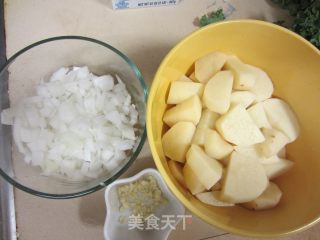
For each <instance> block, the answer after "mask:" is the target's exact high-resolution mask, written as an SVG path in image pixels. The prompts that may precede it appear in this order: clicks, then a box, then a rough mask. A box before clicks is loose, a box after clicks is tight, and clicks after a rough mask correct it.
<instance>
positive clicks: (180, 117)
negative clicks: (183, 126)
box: [163, 95, 202, 127]
mask: <svg viewBox="0 0 320 240" xmlns="http://www.w3.org/2000/svg"><path fill="white" fill-rule="evenodd" d="M201 110H202V105H201V101H200V98H199V96H198V95H194V96H192V97H190V98H188V99H187V100H184V101H183V102H181V103H179V104H178V105H176V106H175V107H173V108H170V109H169V110H167V111H166V112H165V114H164V117H163V121H164V122H165V123H166V124H167V125H168V126H170V127H171V126H173V125H174V124H176V123H177V122H181V121H185V122H192V123H193V124H195V125H197V124H198V122H199V120H200V117H201Z"/></svg>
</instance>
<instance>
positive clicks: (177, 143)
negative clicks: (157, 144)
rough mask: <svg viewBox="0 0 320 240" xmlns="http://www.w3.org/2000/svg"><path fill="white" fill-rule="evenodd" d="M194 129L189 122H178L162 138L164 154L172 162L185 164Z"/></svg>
mask: <svg viewBox="0 0 320 240" xmlns="http://www.w3.org/2000/svg"><path fill="white" fill-rule="evenodd" d="M195 130H196V127H195V125H194V124H193V123H191V122H178V123H177V124H175V125H173V127H172V128H170V129H169V130H168V131H167V132H166V133H165V134H164V135H163V137H162V147H163V152H164V154H165V155H166V156H167V157H169V158H170V159H172V160H175V161H178V162H182V163H183V162H185V157H186V153H187V151H188V149H189V147H190V144H191V140H192V137H193V134H194V132H195Z"/></svg>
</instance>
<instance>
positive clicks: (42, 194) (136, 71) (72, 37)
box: [0, 35, 148, 199]
mask: <svg viewBox="0 0 320 240" xmlns="http://www.w3.org/2000/svg"><path fill="white" fill-rule="evenodd" d="M60 40H81V41H86V42H90V43H95V44H98V45H100V46H103V47H105V48H107V49H109V50H111V51H112V52H114V53H115V54H117V55H118V56H119V57H120V58H122V59H123V60H124V61H125V62H126V63H127V64H128V65H129V67H130V68H131V69H132V70H133V72H134V74H135V76H136V77H137V79H138V80H139V82H140V85H141V87H142V89H143V95H144V102H145V103H146V102H147V99H148V88H147V85H146V83H145V81H144V79H143V77H142V74H141V72H140V70H139V69H138V67H137V66H136V65H135V64H134V63H133V62H132V61H131V60H130V59H129V57H127V56H126V55H125V54H124V53H122V52H121V51H120V50H118V49H116V48H115V47H113V46H111V45H109V44H107V43H105V42H103V41H100V40H97V39H94V38H90V37H84V36H77V35H64V36H56V37H51V38H46V39H43V40H40V41H37V42H35V43H32V44H30V45H28V46H26V47H24V48H23V49H21V50H19V51H18V52H16V53H15V54H14V55H12V56H11V57H10V58H9V59H8V60H7V62H6V63H5V64H4V65H3V66H1V68H0V74H1V73H2V72H3V71H5V69H6V68H7V67H8V66H9V65H10V64H11V63H12V62H13V61H14V60H15V59H16V58H17V57H19V56H20V55H22V54H23V53H25V52H27V51H28V50H30V49H32V48H34V47H37V46H39V45H42V44H46V43H50V42H54V41H60ZM146 137H147V133H146V120H145V123H144V126H143V133H142V135H141V139H140V142H139V144H138V146H137V148H136V150H135V151H134V153H133V154H132V156H131V157H130V159H129V161H128V162H127V163H126V164H125V165H124V166H123V167H122V168H121V169H119V170H118V171H117V172H116V173H115V174H114V175H112V176H111V177H109V178H108V179H106V180H104V181H101V182H100V183H98V184H97V185H96V186H94V187H91V188H89V189H86V190H82V191H79V192H74V193H63V194H56V193H45V192H41V191H38V190H34V189H32V188H30V187H27V186H24V185H23V184H21V183H19V182H17V181H15V180H14V179H13V178H11V177H10V176H9V175H8V174H6V173H5V172H4V171H3V170H2V169H1V168H0V175H1V176H2V177H3V178H4V179H5V180H6V181H8V182H9V183H11V184H12V185H13V186H14V187H16V188H18V189H20V190H22V191H25V192H27V193H30V194H32V195H35V196H38V197H44V198H51V199H70V198H76V197H81V196H84V195H87V194H89V193H93V192H96V191H98V190H100V189H102V188H104V187H105V186H107V185H109V184H110V183H112V182H113V181H114V180H116V179H117V178H119V177H120V176H121V175H122V174H123V173H124V172H125V171H126V170H127V169H128V168H129V167H130V166H131V165H132V163H133V162H134V161H135V160H136V159H137V157H138V155H139V153H140V151H141V149H142V147H143V145H144V143H145V141H146Z"/></svg>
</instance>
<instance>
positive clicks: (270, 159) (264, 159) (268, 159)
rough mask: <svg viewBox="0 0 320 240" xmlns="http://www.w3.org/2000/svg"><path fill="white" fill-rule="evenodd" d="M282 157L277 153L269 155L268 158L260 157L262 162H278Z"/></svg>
mask: <svg viewBox="0 0 320 240" xmlns="http://www.w3.org/2000/svg"><path fill="white" fill-rule="evenodd" d="M279 161H280V159H279V157H278V156H277V155H274V156H272V157H269V158H266V157H262V158H259V162H260V163H261V164H273V163H277V162H279Z"/></svg>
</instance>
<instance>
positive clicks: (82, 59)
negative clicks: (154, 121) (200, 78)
mask: <svg viewBox="0 0 320 240" xmlns="http://www.w3.org/2000/svg"><path fill="white" fill-rule="evenodd" d="M65 66H88V68H89V70H90V71H91V72H93V73H94V74H96V75H104V74H117V75H118V76H119V77H120V78H121V79H122V81H123V82H124V83H125V85H126V87H127V90H128V92H129V93H130V95H131V97H132V102H133V103H134V104H135V105H136V109H137V111H138V114H139V118H138V124H137V126H136V129H137V131H136V135H137V140H136V144H135V146H134V149H133V150H132V151H131V152H130V154H128V156H127V158H126V159H125V160H124V161H122V162H121V164H120V165H119V166H118V167H116V168H115V169H113V170H112V171H110V172H105V173H103V174H101V175H100V176H99V177H98V178H97V179H90V180H85V181H68V180H66V179H61V178H57V177H50V176H49V177H48V176H44V175H43V174H41V169H40V167H34V166H31V165H29V164H27V163H25V161H24V160H23V155H22V154H20V153H19V152H18V151H17V149H16V147H15V144H14V142H13V140H12V129H11V126H9V125H3V124H0V125H1V127H0V174H1V175H2V176H3V177H4V178H5V179H6V180H7V181H8V182H10V183H11V184H13V185H14V186H15V187H17V188H19V189H21V190H23V191H26V192H28V193H31V194H33V195H36V196H40V197H47V198H56V199H61V198H74V197H79V196H83V195H85V194H88V193H92V192H95V191H97V190H99V189H101V188H103V187H105V186H107V185H108V184H110V183H111V182H113V181H114V180H115V179H117V178H118V177H119V176H120V175H121V174H123V173H124V172H125V171H126V170H127V169H128V168H129V167H130V165H131V164H132V163H133V162H134V161H135V159H136V158H137V156H138V155H139V153H140V151H141V148H142V146H143V144H144V142H145V139H146V129H145V109H146V99H147V87H146V85H145V82H144V80H143V78H142V76H141V73H140V71H139V70H138V68H137V67H136V66H135V65H134V64H133V62H132V61H131V60H130V59H129V58H128V57H127V56H126V55H124V54H123V53H122V52H120V51H119V50H117V49H116V48H114V47H112V46H110V45H108V44H106V43H104V42H101V41H98V40H95V39H92V38H87V37H81V36H61V37H53V38H49V39H45V40H42V41H39V42H36V43H34V44H31V45H30V46H27V47H25V48H24V49H22V50H20V51H19V52H17V53H16V54H14V55H13V56H12V57H11V58H10V59H9V60H8V61H7V63H6V64H5V66H3V67H2V69H1V72H0V80H1V82H0V87H1V98H0V106H1V110H2V109H5V108H8V107H10V105H12V106H14V105H15V104H16V103H17V102H18V101H19V100H21V99H23V98H25V97H28V96H32V95H34V91H35V90H34V87H35V85H36V84H38V83H40V81H42V80H43V79H48V78H49V77H50V76H51V74H52V73H53V72H54V71H56V70H57V69H59V68H60V67H65Z"/></svg>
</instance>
